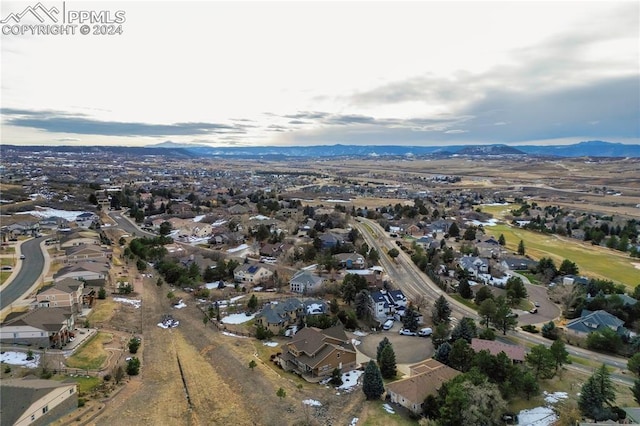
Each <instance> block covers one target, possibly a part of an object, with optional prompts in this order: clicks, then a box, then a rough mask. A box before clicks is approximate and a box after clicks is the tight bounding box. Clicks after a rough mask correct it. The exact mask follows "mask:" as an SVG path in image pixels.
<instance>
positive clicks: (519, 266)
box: [500, 256, 538, 271]
mask: <svg viewBox="0 0 640 426" xmlns="http://www.w3.org/2000/svg"><path fill="white" fill-rule="evenodd" d="M500 264H501V265H502V267H503V268H505V269H510V270H512V271H526V270H527V269H532V268H535V267H536V265H538V262H536V261H535V260H531V259H527V258H526V257H512V256H506V257H503V258H502V262H500Z"/></svg>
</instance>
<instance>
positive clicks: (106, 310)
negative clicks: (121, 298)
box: [87, 299, 117, 324]
mask: <svg viewBox="0 0 640 426" xmlns="http://www.w3.org/2000/svg"><path fill="white" fill-rule="evenodd" d="M116 306H117V305H116V302H114V301H113V300H109V299H107V300H97V301H96V304H95V306H94V307H93V309H92V310H91V313H90V314H89V316H88V317H87V319H88V320H89V323H90V324H96V323H103V322H106V321H109V319H111V317H112V316H113V314H114V311H115V308H116Z"/></svg>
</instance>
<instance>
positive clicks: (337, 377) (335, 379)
mask: <svg viewBox="0 0 640 426" xmlns="http://www.w3.org/2000/svg"><path fill="white" fill-rule="evenodd" d="M329 383H331V384H332V385H333V386H341V385H342V371H341V370H340V369H339V368H334V369H333V371H332V372H331V379H329Z"/></svg>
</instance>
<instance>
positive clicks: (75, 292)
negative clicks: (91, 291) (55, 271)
mask: <svg viewBox="0 0 640 426" xmlns="http://www.w3.org/2000/svg"><path fill="white" fill-rule="evenodd" d="M83 293H84V282H82V281H79V280H74V279H73V278H65V279H63V280H61V281H58V282H55V283H54V284H53V286H49V287H44V288H43V289H42V290H40V292H38V294H36V303H37V304H38V306H40V307H43V308H70V309H71V310H72V311H73V312H79V311H80V309H81V307H82V304H83V303H82V295H83Z"/></svg>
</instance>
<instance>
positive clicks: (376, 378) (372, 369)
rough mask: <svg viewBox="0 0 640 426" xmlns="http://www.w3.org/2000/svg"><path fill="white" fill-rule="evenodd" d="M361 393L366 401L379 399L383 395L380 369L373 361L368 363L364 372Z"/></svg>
mask: <svg viewBox="0 0 640 426" xmlns="http://www.w3.org/2000/svg"><path fill="white" fill-rule="evenodd" d="M362 391H363V392H364V394H365V396H366V397H367V399H368V400H375V399H380V397H381V396H382V394H383V393H384V382H383V381H382V375H381V374H380V369H379V368H378V366H377V365H376V363H375V362H374V361H373V360H371V361H369V363H368V364H367V367H366V368H365V370H364V377H363V379H362Z"/></svg>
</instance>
